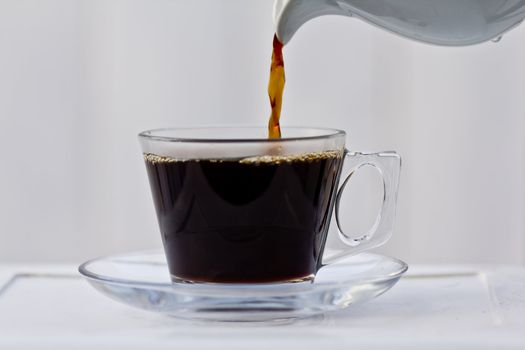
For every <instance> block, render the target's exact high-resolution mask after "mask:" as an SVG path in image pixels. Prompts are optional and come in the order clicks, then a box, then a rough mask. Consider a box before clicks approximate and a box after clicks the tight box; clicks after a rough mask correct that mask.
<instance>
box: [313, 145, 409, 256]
mask: <svg viewBox="0 0 525 350" xmlns="http://www.w3.org/2000/svg"><path fill="white" fill-rule="evenodd" d="M345 165H349V166H350V169H351V170H350V174H348V176H347V177H346V178H345V180H344V181H343V183H342V184H341V186H340V187H339V190H338V191H337V194H336V198H335V219H336V222H337V228H338V230H339V238H340V239H341V240H342V241H343V243H345V244H346V245H347V246H348V248H347V249H345V250H344V251H342V252H340V253H338V254H335V255H333V256H330V257H328V258H323V265H328V264H331V263H333V262H336V261H337V260H339V259H341V258H343V257H346V256H349V255H353V254H356V253H359V252H362V251H364V250H368V249H371V248H375V247H378V246H380V245H382V244H384V243H386V241H388V239H389V238H390V237H391V236H392V230H393V228H394V220H395V215H396V200H397V190H398V186H399V172H400V169H401V158H400V157H399V155H398V154H397V153H395V152H381V153H361V152H347V153H346V159H345ZM365 166H370V167H373V168H374V169H376V170H377V171H378V172H379V174H380V175H381V179H382V187H383V196H382V204H381V208H380V210H379V213H378V214H377V217H376V220H375V222H374V224H373V226H372V227H371V228H370V229H369V230H368V232H366V233H365V234H362V235H356V236H354V235H351V234H349V233H348V232H345V231H344V230H343V228H342V223H341V219H340V217H341V214H340V205H339V203H340V201H341V197H342V195H343V192H344V190H345V187H346V185H347V184H348V182H349V181H350V178H351V177H352V175H353V174H354V173H355V172H356V171H358V170H359V169H360V168H363V167H365Z"/></svg>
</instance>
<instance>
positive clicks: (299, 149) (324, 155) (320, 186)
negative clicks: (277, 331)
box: [139, 127, 401, 284]
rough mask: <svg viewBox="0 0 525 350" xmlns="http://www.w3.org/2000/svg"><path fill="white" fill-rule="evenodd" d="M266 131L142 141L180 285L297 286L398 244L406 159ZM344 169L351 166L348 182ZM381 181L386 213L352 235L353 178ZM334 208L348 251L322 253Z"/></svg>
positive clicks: (307, 134)
mask: <svg viewBox="0 0 525 350" xmlns="http://www.w3.org/2000/svg"><path fill="white" fill-rule="evenodd" d="M282 134H283V135H284V137H283V138H281V139H268V138H267V129H266V128H262V127H260V128H259V127H207V128H184V129H183V128H179V129H176V128H174V129H158V130H150V131H145V132H142V133H141V134H139V140H140V143H141V146H142V151H143V154H144V159H145V162H146V169H147V172H148V177H149V181H150V186H151V190H152V195H153V200H154V203H155V208H156V212H157V217H158V222H159V226H160V231H161V234H162V239H163V244H164V250H165V253H166V258H167V262H168V267H169V270H170V275H171V279H172V281H173V282H184V283H242V284H246V283H248V284H252V283H290V282H301V281H309V280H313V279H314V277H315V274H316V272H317V271H318V270H319V269H320V268H321V267H322V266H323V265H326V264H330V263H333V262H335V261H337V260H338V259H340V258H342V257H345V256H348V255H351V254H356V253H358V252H361V251H363V250H367V249H371V248H374V247H377V246H379V245H381V244H383V243H385V242H386V241H387V240H388V239H389V238H390V236H391V234H392V230H393V225H394V218H395V208H396V198H397V188H398V181H399V171H400V165H401V160H400V157H399V156H398V155H397V154H396V153H394V152H382V153H372V154H365V153H360V152H354V151H350V150H347V149H346V148H345V140H346V133H345V132H344V131H341V130H334V129H323V128H301V127H293V128H283V129H282ZM343 165H345V167H348V168H349V171H348V172H347V173H345V175H344V177H343V179H342V181H341V182H340V176H341V173H342V170H343ZM365 166H370V167H373V168H375V169H377V171H378V172H379V174H380V175H381V178H382V187H383V196H382V205H381V208H380V210H379V213H378V215H377V218H376V220H375V223H374V225H373V226H372V227H371V228H370V230H369V231H368V232H366V233H364V234H363V233H361V234H351V233H349V232H344V230H343V229H342V225H341V224H340V221H341V220H340V217H341V213H340V211H339V202H340V199H341V197H342V194H343V191H344V188H345V186H346V184H347V183H348V181H349V180H350V178H351V176H352V174H354V172H355V171H357V170H358V169H360V168H362V167H365ZM334 210H335V218H336V225H337V226H338V229H339V233H340V234H339V237H340V239H341V240H342V241H343V242H344V243H345V244H346V245H347V249H346V250H344V251H343V252H340V253H339V254H337V255H335V256H330V257H328V258H327V257H325V258H324V259H323V252H324V247H325V243H326V238H327V235H328V231H329V230H328V228H329V225H330V221H331V218H332V212H333V211H334Z"/></svg>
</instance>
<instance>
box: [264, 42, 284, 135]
mask: <svg viewBox="0 0 525 350" xmlns="http://www.w3.org/2000/svg"><path fill="white" fill-rule="evenodd" d="M285 82H286V77H285V74H284V59H283V44H282V43H281V42H280V41H279V39H278V38H277V34H276V35H274V37H273V53H272V65H271V67H270V82H269V83H268V96H269V97H270V105H271V107H272V114H271V115H270V122H269V123H268V138H270V139H279V138H281V126H280V124H279V122H280V119H281V109H282V106H283V91H284V85H285Z"/></svg>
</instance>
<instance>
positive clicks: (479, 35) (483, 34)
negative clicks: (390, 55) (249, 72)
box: [274, 0, 525, 46]
mask: <svg viewBox="0 0 525 350" xmlns="http://www.w3.org/2000/svg"><path fill="white" fill-rule="evenodd" d="M323 15H344V16H349V17H357V18H360V19H363V20H364V21H366V22H368V23H370V24H373V25H376V26H378V27H380V28H383V29H386V30H388V31H390V32H393V33H396V34H399V35H401V36H403V37H407V38H410V39H413V40H417V41H422V42H426V43H430V44H436V45H446V46H465V45H472V44H477V43H481V42H485V41H488V40H497V39H499V38H500V37H501V36H502V35H503V34H504V33H505V32H507V31H509V30H510V29H512V28H514V27H516V26H517V25H519V24H520V23H521V22H522V21H523V19H524V18H525V0H276V1H275V5H274V21H275V25H276V33H277V37H278V38H279V40H281V42H282V43H284V44H287V43H288V42H289V41H290V39H291V38H292V36H293V35H294V34H295V32H296V31H297V30H298V29H299V27H301V26H302V25H303V24H304V23H306V22H307V21H309V20H311V19H313V18H315V17H319V16H323Z"/></svg>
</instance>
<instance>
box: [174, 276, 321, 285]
mask: <svg viewBox="0 0 525 350" xmlns="http://www.w3.org/2000/svg"><path fill="white" fill-rule="evenodd" d="M170 278H171V282H172V283H173V284H200V285H276V284H294V283H312V282H313V281H314V278H315V275H314V274H310V275H308V276H305V277H298V278H293V279H289V280H277V281H264V282H251V281H246V282H243V281H239V282H238V281H235V282H228V281H225V282H222V281H221V282H214V281H212V282H210V281H198V280H188V279H185V278H180V277H177V276H175V275H171V274H170Z"/></svg>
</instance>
